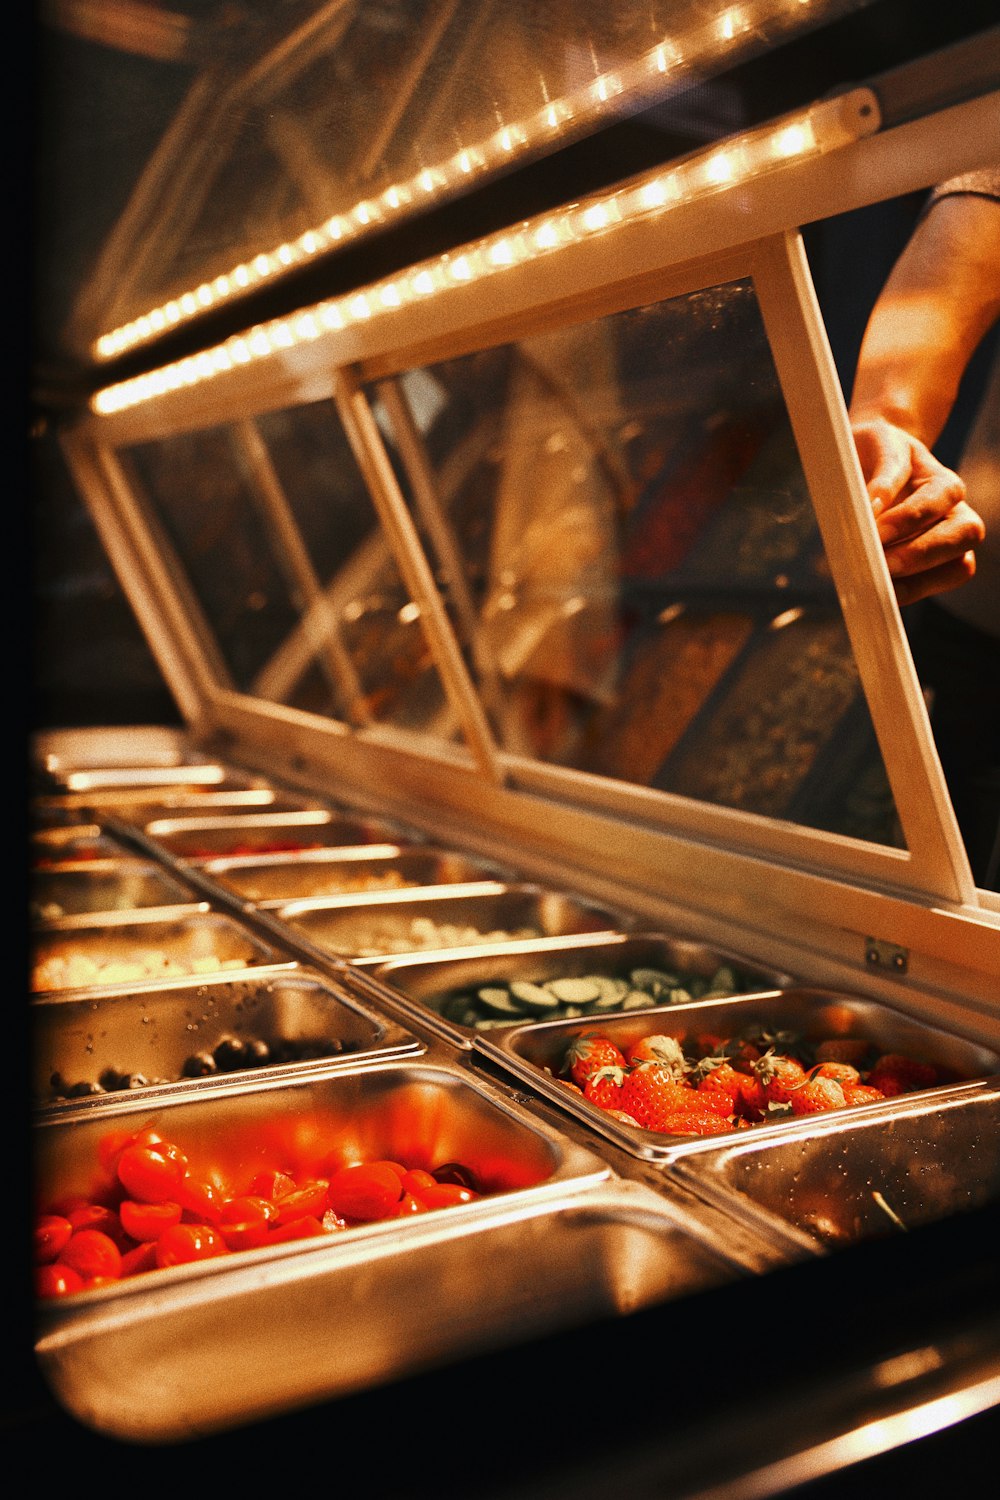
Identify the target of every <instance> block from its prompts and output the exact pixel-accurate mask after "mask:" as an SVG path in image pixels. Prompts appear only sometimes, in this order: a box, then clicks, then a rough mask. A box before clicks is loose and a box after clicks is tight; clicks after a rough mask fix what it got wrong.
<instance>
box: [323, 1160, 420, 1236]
mask: <svg viewBox="0 0 1000 1500" xmlns="http://www.w3.org/2000/svg"><path fill="white" fill-rule="evenodd" d="M327 1196H328V1198H329V1202H330V1207H331V1208H332V1209H333V1211H334V1213H336V1214H339V1215H340V1216H341V1218H344V1219H358V1220H360V1221H362V1222H368V1221H370V1220H373V1219H387V1218H389V1217H390V1215H392V1214H394V1213H395V1212H396V1207H397V1205H398V1203H399V1200H400V1198H402V1196H403V1184H402V1182H401V1181H400V1179H399V1175H398V1173H396V1172H394V1171H393V1169H392V1168H391V1167H390V1166H388V1165H387V1164H386V1163H385V1162H382V1161H373V1162H363V1161H361V1162H355V1163H354V1164H353V1165H352V1166H349V1167H339V1168H338V1169H337V1171H335V1172H334V1174H333V1176H332V1177H331V1178H330V1188H329V1192H328V1195H327Z"/></svg>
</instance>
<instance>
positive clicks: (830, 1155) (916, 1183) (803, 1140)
mask: <svg viewBox="0 0 1000 1500" xmlns="http://www.w3.org/2000/svg"><path fill="white" fill-rule="evenodd" d="M672 1170H673V1172H675V1173H676V1174H677V1175H678V1176H679V1177H680V1178H681V1179H682V1180H684V1181H686V1182H688V1183H689V1184H690V1185H691V1186H692V1188H693V1189H694V1190H696V1191H697V1192H699V1193H701V1194H704V1195H706V1196H707V1197H710V1198H711V1199H713V1200H717V1201H718V1202H719V1203H720V1204H721V1205H723V1206H724V1208H725V1209H726V1211H728V1212H730V1213H732V1212H734V1211H735V1212H738V1213H741V1214H743V1215H744V1216H746V1217H748V1219H749V1220H750V1221H752V1222H753V1223H755V1224H757V1225H760V1224H761V1222H762V1219H764V1218H773V1219H774V1220H775V1221H777V1222H779V1223H780V1224H781V1226H782V1228H787V1227H789V1226H791V1227H792V1228H793V1229H794V1230H795V1231H796V1232H798V1233H801V1234H803V1235H806V1236H808V1237H809V1238H810V1239H812V1240H814V1241H815V1242H816V1243H817V1244H818V1245H820V1246H823V1247H833V1246H836V1245H842V1244H850V1243H852V1242H853V1241H855V1240H861V1239H870V1238H872V1237H875V1236H884V1235H892V1234H898V1233H901V1232H905V1231H906V1230H907V1229H915V1228H916V1227H917V1226H918V1225H920V1224H926V1223H929V1222H931V1221H933V1220H935V1219H943V1218H945V1217H948V1216H950V1215H951V1214H954V1213H960V1212H962V1211H963V1210H968V1209H971V1208H978V1207H980V1206H981V1205H983V1204H986V1203H990V1202H993V1201H995V1200H996V1199H998V1198H1000V1091H998V1089H997V1088H996V1087H991V1086H989V1085H985V1084H984V1085H981V1086H976V1087H971V1088H968V1089H962V1090H957V1091H952V1092H951V1093H947V1094H945V1095H944V1096H943V1097H933V1098H931V1097H928V1096H927V1095H923V1096H920V1097H918V1096H916V1095H914V1096H911V1097H910V1098H899V1099H897V1100H896V1101H895V1104H894V1107H893V1108H892V1109H891V1110H886V1111H884V1112H882V1113H880V1114H878V1115H873V1114H871V1113H866V1114H865V1115H864V1116H861V1115H854V1116H853V1117H852V1116H851V1115H850V1114H845V1113H843V1112H838V1114H837V1115H836V1116H833V1115H830V1116H821V1117H814V1118H813V1119H812V1120H810V1121H809V1122H808V1124H806V1123H805V1122H804V1121H803V1122H799V1128H798V1129H797V1130H792V1131H790V1132H789V1133H787V1134H785V1135H782V1136H781V1137H777V1136H775V1135H774V1134H773V1133H772V1134H771V1136H770V1138H769V1139H766V1140H765V1139H763V1138H760V1139H758V1138H755V1137H754V1136H753V1133H752V1132H748V1133H745V1134H744V1135H742V1136H741V1137H740V1138H739V1139H738V1140H731V1139H730V1140H727V1141H726V1142H725V1143H721V1144H720V1143H718V1142H710V1141H703V1142H701V1143H700V1146H699V1148H696V1149H693V1150H692V1151H691V1152H690V1153H689V1154H688V1155H686V1156H685V1157H684V1158H683V1160H681V1161H678V1162H677V1163H676V1164H675V1165H674V1167H673V1168H672Z"/></svg>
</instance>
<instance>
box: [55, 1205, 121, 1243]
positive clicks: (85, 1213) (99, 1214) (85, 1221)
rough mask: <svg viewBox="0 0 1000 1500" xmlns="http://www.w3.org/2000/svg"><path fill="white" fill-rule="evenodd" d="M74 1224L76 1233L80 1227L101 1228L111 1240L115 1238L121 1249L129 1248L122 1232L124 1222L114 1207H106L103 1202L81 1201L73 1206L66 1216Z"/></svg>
mask: <svg viewBox="0 0 1000 1500" xmlns="http://www.w3.org/2000/svg"><path fill="white" fill-rule="evenodd" d="M66 1217H67V1218H68V1219H69V1222H70V1224H71V1225H72V1226H73V1233H74V1234H75V1233H76V1232H77V1231H78V1230H80V1229H99V1230H100V1231H101V1232H102V1234H106V1235H107V1237H108V1239H109V1240H114V1242H115V1244H116V1245H117V1246H118V1248H119V1250H124V1249H127V1248H128V1246H127V1245H126V1243H125V1238H126V1237H125V1235H124V1234H123V1233H122V1223H121V1219H120V1218H119V1216H118V1214H116V1213H115V1211H114V1209H113V1208H106V1207H105V1206H104V1204H103V1203H81V1204H80V1205H79V1206H78V1207H77V1208H73V1209H71V1210H70V1212H69V1213H68V1214H67V1216H66Z"/></svg>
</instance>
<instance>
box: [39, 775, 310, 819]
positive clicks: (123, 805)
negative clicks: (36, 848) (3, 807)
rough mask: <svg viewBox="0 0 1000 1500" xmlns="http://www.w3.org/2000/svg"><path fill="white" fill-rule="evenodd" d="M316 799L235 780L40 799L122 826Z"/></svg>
mask: <svg viewBox="0 0 1000 1500" xmlns="http://www.w3.org/2000/svg"><path fill="white" fill-rule="evenodd" d="M320 805H321V804H320V803H319V802H317V801H316V800H315V799H313V798H307V797H296V796H292V795H290V794H288V793H286V792H281V791H277V790H276V789H275V788H274V787H272V786H269V785H267V784H266V783H265V782H263V781H259V782H251V781H249V780H248V781H245V782H244V781H242V780H236V781H233V782H229V783H228V784H227V783H222V784H219V785H208V786H199V785H197V784H196V783H187V784H185V783H179V784H178V785H176V786H158V785H136V786H102V787H92V788H91V789H90V790H88V791H74V792H58V793H54V794H53V795H51V796H43V797H39V798H37V799H36V806H37V807H38V808H39V809H40V810H43V811H44V810H46V809H50V810H55V811H60V810H62V811H67V810H68V811H75V812H80V813H83V814H84V815H86V816H87V817H95V816H98V817H105V818H119V819H121V820H122V821H123V822H129V823H140V824H141V823H147V822H149V821H150V820H153V819H157V818H161V817H166V816H168V815H169V814H170V813H181V812H187V813H190V814H192V815H199V814H201V813H205V814H209V813H213V812H224V811H229V812H237V813H238V812H253V811H254V810H256V809H261V808H264V809H267V810H268V811H269V812H273V813H284V812H300V811H303V810H308V809H310V808H318V807H320Z"/></svg>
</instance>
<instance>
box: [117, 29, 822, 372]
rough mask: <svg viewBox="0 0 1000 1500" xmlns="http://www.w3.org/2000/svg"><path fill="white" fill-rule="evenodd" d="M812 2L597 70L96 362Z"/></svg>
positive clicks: (145, 326)
mask: <svg viewBox="0 0 1000 1500" xmlns="http://www.w3.org/2000/svg"><path fill="white" fill-rule="evenodd" d="M813 3H815V0H760V3H759V4H757V5H756V6H752V5H743V6H737V5H734V6H731V7H730V8H729V9H728V10H726V11H724V12H723V14H722V15H721V16H720V17H718V18H717V19H716V20H714V21H713V22H712V23H711V24H710V27H709V28H708V30H709V33H710V34H709V35H708V36H707V37H706V35H705V34H704V33H705V30H706V28H704V27H703V28H701V30H700V32H699V33H698V34H697V35H694V34H692V35H691V36H689V37H685V38H683V39H681V40H674V41H664V42H661V43H659V44H658V45H657V46H655V47H653V48H651V49H650V50H649V51H648V52H647V53H645V54H644V56H643V57H641V58H640V59H639V60H638V61H637V62H635V63H632V64H629V65H628V67H625V68H622V69H619V70H618V71H615V72H608V73H602V74H601V75H600V76H598V77H597V78H596V79H595V80H594V82H593V83H592V84H590V85H588V87H587V88H586V89H585V90H581V91H580V92H578V93H577V94H574V95H571V96H568V97H566V98H561V99H557V100H555V101H552V102H550V103H547V104H546V105H544V107H543V108H542V109H541V110H539V111H538V112H537V113H536V114H535V116H534V117H532V118H529V119H526V120H523V121H520V122H518V123H516V124H510V125H504V126H503V127H502V128H501V129H499V130H497V131H496V132H495V133H494V134H493V135H492V136H490V137H489V138H488V139H487V140H485V141H482V142H480V143H478V144H476V145H471V146H467V147H464V148H463V149H462V150H460V151H458V152H456V153H455V155H454V156H453V157H451V158H450V159H449V160H446V161H444V162H442V163H439V164H437V165H434V166H431V167H424V168H422V169H421V171H420V172H419V173H417V175H416V176H415V177H414V178H412V179H411V180H409V181H407V182H400V183H394V184H393V185H392V186H391V187H389V188H387V189H386V190H385V191H384V192H383V193H381V194H379V195H378V196H377V197H372V198H367V199H365V200H364V201H363V202H360V203H357V204H355V206H354V207H353V208H351V209H350V210H348V211H346V212H344V213H337V214H334V215H333V216H332V217H330V218H329V219H327V220H326V222H325V223H323V224H321V225H318V226H317V227H316V228H313V229H309V230H306V232H305V233H304V234H302V235H300V236H299V237H298V239H295V240H290V241H287V242H286V243H284V244H282V245H279V246H278V247H277V249H275V250H270V251H262V252H261V253H260V254H259V255H256V256H254V257H253V258H252V259H251V260H248V261H246V262H243V263H241V264H240V265H237V266H236V267H234V268H233V269H232V270H230V271H228V272H226V273H224V274H222V275H219V276H216V277H215V278H214V280H212V281H204V282H202V283H201V284H200V285H199V286H197V287H195V288H194V289H193V290H191V291H187V292H184V293H183V294H182V295H180V296H178V297H173V298H170V299H169V300H168V301H166V302H164V303H163V304H162V305H161V306H159V307H154V308H152V309H150V310H149V311H148V312H146V313H143V314H142V316H141V317H138V318H135V319H133V320H132V321H131V322H129V323H125V324H122V325H121V326H120V327H119V328H115V329H113V330H112V331H111V332H109V333H105V334H102V335H101V336H100V338H98V339H97V340H96V342H95V344H94V350H93V352H94V354H95V357H96V358H97V359H98V360H100V361H106V360H109V359H113V358H115V357H116V356H118V355H120V354H123V353H125V352H127V351H128V350H129V349H133V348H135V347H137V346H138V345H140V344H144V343H147V342H149V340H150V339H153V338H156V337H158V336H159V335H160V334H163V333H166V332H168V331H169V330H171V329H173V328H176V327H178V326H179V325H180V324H182V323H185V322H187V321H189V320H190V319H192V318H194V317H196V316H197V315H199V314H200V313H204V312H206V311H208V310H209V309H211V308H213V307H217V306H219V305H220V304H222V303H225V302H228V301H229V300H231V299H232V298H233V297H235V296H238V295H241V294H243V293H245V292H248V291H250V290H251V289H253V288H254V287H256V286H260V285H261V284H262V283H264V282H266V281H269V280H272V279H273V278H275V277H276V276H280V275H281V274H282V273H283V272H285V271H287V270H290V269H291V268H293V267H295V266H300V265H302V264H304V263H306V262H307V261H309V260H310V259H311V258H312V257H314V256H315V255H317V254H319V253H320V252H321V251H326V250H330V249H333V248H337V247H339V246H342V245H344V244H345V243H347V242H348V241H350V240H353V239H356V238H358V237H359V236H361V235H363V234H365V233H368V232H370V231H371V230H372V229H373V228H376V227H380V226H384V225H386V224H387V223H390V222H391V221H392V219H393V218H394V217H396V216H399V215H401V214H402V213H403V212H404V211H409V210H412V209H413V208H414V207H415V206H416V207H420V206H421V205H423V204H425V203H428V202H432V201H434V200H435V199H437V198H441V197H443V196H444V195H446V194H451V193H453V192H454V191H455V190H456V189H458V190H461V189H464V188H465V187H467V186H468V185H469V183H470V182H471V181H473V180H475V179H478V178H480V177H482V176H483V175H484V174H485V173H487V172H492V171H495V170H496V169H497V167H501V168H502V167H505V166H507V165H508V164H509V162H510V161H511V160H512V159H513V158H515V157H516V155H517V154H518V153H519V152H521V151H522V150H523V149H525V148H526V147H528V146H537V144H538V142H539V141H544V140H548V139H552V138H553V137H555V138H558V136H559V135H560V134H561V133H562V132H564V131H565V130H566V128H567V127H568V126H569V125H570V124H572V123H573V122H574V121H578V120H581V119H583V120H586V119H588V118H590V117H592V116H593V115H594V114H599V113H601V112H603V111H606V110H607V108H608V107H609V106H611V105H613V104H614V102H615V100H617V99H620V98H621V97H623V96H625V95H629V96H634V95H638V96H639V97H642V94H643V92H644V91H645V90H648V87H649V84H650V82H652V81H653V80H654V79H657V78H662V76H664V75H667V74H671V75H677V74H679V73H682V72H683V71H684V70H685V69H686V68H688V67H689V66H690V63H691V62H692V61H697V63H698V64H699V65H704V63H705V60H706V57H708V56H711V55H712V52H713V51H718V50H720V49H726V48H731V47H732V46H733V44H734V43H736V42H737V41H739V40H740V39H741V38H742V37H744V36H746V35H747V34H748V33H751V32H753V31H756V30H759V29H760V28H761V27H762V26H764V25H766V24H767V23H769V22H770V21H772V20H773V19H774V16H775V15H776V14H778V13H781V12H788V11H789V10H798V9H801V8H802V7H803V6H805V5H809V4H813Z"/></svg>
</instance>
